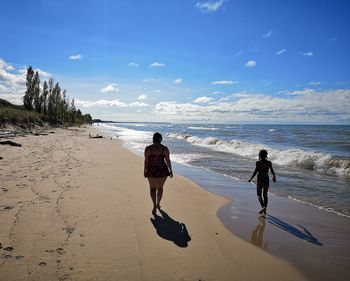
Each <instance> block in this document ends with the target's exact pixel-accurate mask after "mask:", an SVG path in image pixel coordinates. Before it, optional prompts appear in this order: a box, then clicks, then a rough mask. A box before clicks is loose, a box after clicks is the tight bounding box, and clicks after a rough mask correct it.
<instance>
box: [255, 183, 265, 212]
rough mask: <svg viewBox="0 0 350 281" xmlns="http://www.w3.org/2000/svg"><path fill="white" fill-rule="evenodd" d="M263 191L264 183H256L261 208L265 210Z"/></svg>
mask: <svg viewBox="0 0 350 281" xmlns="http://www.w3.org/2000/svg"><path fill="white" fill-rule="evenodd" d="M262 190H263V184H262V182H260V181H258V182H257V183H256V195H257V196H258V200H259V203H260V205H261V208H264V207H265V204H264V201H263V199H262V197H261V193H262Z"/></svg>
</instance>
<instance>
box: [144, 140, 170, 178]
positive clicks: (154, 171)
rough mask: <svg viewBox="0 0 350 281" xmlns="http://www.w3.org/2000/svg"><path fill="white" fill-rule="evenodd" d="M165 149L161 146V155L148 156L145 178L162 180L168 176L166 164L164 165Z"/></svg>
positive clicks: (152, 154)
mask: <svg viewBox="0 0 350 281" xmlns="http://www.w3.org/2000/svg"><path fill="white" fill-rule="evenodd" d="M165 148H166V147H165V146H163V148H162V153H160V154H154V153H152V149H151V148H149V149H150V150H151V154H150V155H148V159H147V160H148V161H147V167H146V169H147V170H146V177H147V178H164V177H167V176H169V175H170V173H169V169H168V166H167V164H166V163H165V155H164V149H165Z"/></svg>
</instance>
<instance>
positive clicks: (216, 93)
mask: <svg viewBox="0 0 350 281" xmlns="http://www.w3.org/2000/svg"><path fill="white" fill-rule="evenodd" d="M212 94H213V95H222V94H223V93H222V92H219V91H214V92H212Z"/></svg>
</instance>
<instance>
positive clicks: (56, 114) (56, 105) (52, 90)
mask: <svg viewBox="0 0 350 281" xmlns="http://www.w3.org/2000/svg"><path fill="white" fill-rule="evenodd" d="M6 122H10V123H14V124H16V123H19V122H20V123H23V122H28V123H33V122H34V123H38V122H39V123H42V122H49V123H50V124H53V125H65V126H66V125H74V124H83V123H91V122H92V117H91V115H90V114H85V115H83V114H82V113H81V111H80V110H79V109H78V110H77V109H76V107H75V104H74V99H73V100H72V102H71V103H70V102H69V99H68V95H67V92H66V90H63V91H62V90H61V87H60V85H59V83H56V84H55V83H54V80H53V79H52V78H50V79H49V81H48V82H47V81H44V83H43V87H42V89H41V87H40V76H39V73H38V71H36V72H35V73H34V70H33V68H32V67H31V66H29V67H28V69H27V77H26V91H25V94H24V96H23V106H16V105H12V104H11V103H9V102H7V101H5V100H2V99H0V125H1V124H4V123H6Z"/></svg>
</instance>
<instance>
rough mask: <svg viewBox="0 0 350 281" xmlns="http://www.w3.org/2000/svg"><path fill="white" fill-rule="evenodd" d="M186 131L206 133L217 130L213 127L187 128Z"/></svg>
mask: <svg viewBox="0 0 350 281" xmlns="http://www.w3.org/2000/svg"><path fill="white" fill-rule="evenodd" d="M187 129H191V130H206V131H217V130H219V128H214V127H188V128H187Z"/></svg>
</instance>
